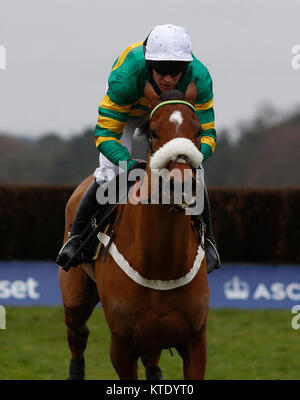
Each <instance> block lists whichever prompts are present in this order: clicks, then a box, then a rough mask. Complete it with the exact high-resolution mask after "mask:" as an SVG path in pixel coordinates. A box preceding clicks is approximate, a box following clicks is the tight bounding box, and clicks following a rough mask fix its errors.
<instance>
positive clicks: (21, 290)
mask: <svg viewBox="0 0 300 400" xmlns="http://www.w3.org/2000/svg"><path fill="white" fill-rule="evenodd" d="M37 286H38V282H37V281H36V280H35V279H34V278H32V277H29V278H28V279H27V280H26V281H21V280H16V281H9V280H2V281H0V299H9V298H10V297H14V298H16V299H25V298H30V299H38V298H39V297H40V294H39V293H38V292H37V291H36V288H37Z"/></svg>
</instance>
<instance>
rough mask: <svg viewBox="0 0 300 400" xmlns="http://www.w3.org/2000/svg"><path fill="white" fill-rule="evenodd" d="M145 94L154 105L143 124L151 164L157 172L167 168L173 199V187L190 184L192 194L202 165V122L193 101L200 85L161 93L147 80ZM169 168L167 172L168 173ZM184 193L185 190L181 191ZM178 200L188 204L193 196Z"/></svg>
mask: <svg viewBox="0 0 300 400" xmlns="http://www.w3.org/2000/svg"><path fill="white" fill-rule="evenodd" d="M145 96H146V97H147V99H148V101H149V103H150V105H151V110H152V111H151V114H150V117H148V118H147V120H146V121H145V123H144V124H143V126H142V131H143V133H144V134H145V135H146V137H147V140H148V143H149V148H150V155H149V158H148V168H149V169H151V171H152V172H154V173H156V174H160V172H161V171H164V172H165V174H164V175H163V176H164V181H165V183H166V182H167V183H168V185H169V186H168V187H171V193H172V195H173V196H172V199H171V201H172V202H174V188H175V189H176V187H180V188H182V187H183V184H184V185H185V187H190V188H191V190H192V194H193V198H194V195H195V190H196V181H195V178H196V174H195V172H196V169H197V168H198V167H199V166H200V165H201V162H202V159H203V156H202V154H201V152H200V150H199V149H200V134H201V125H200V122H199V120H198V118H197V116H196V113H195V109H194V104H195V102H196V98H197V88H196V85H195V84H194V83H193V82H192V83H191V84H190V85H189V86H188V87H187V90H186V92H185V94H183V93H181V92H179V91H178V90H173V91H170V92H165V93H162V94H161V96H158V95H157V94H156V92H155V91H154V89H153V87H152V85H151V84H150V83H147V84H146V87H145ZM166 171H167V174H166ZM181 193H182V194H184V193H183V192H182V191H181ZM182 199H183V200H182V203H180V202H179V203H178V201H177V204H178V205H179V206H181V207H182V208H185V207H187V206H189V205H191V204H192V202H193V201H194V200H192V199H190V200H188V201H187V200H185V199H186V196H185V198H184V197H183V198H182Z"/></svg>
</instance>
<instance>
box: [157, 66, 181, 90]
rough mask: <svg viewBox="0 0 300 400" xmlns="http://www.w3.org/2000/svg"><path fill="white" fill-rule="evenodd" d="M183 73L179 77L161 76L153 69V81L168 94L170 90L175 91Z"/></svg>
mask: <svg viewBox="0 0 300 400" xmlns="http://www.w3.org/2000/svg"><path fill="white" fill-rule="evenodd" d="M181 75H182V72H180V73H179V74H177V75H171V74H167V75H160V74H159V73H158V72H156V71H155V69H153V75H152V77H153V80H154V82H155V83H156V84H157V86H158V87H159V89H160V90H161V91H162V92H168V91H169V90H173V89H175V87H176V85H177V83H178V82H179V80H180V78H181Z"/></svg>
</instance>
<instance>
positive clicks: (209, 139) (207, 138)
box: [201, 136, 216, 152]
mask: <svg viewBox="0 0 300 400" xmlns="http://www.w3.org/2000/svg"><path fill="white" fill-rule="evenodd" d="M201 143H206V144H208V145H209V146H210V147H211V148H212V151H213V152H214V151H215V147H216V141H215V139H214V138H212V137H210V136H203V137H202V138H201Z"/></svg>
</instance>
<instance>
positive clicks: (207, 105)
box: [195, 99, 214, 111]
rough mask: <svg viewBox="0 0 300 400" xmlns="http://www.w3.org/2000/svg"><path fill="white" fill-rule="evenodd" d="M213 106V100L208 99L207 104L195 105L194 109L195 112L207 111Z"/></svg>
mask: <svg viewBox="0 0 300 400" xmlns="http://www.w3.org/2000/svg"><path fill="white" fill-rule="evenodd" d="M213 106H214V101H213V99H210V100H209V101H208V102H206V103H203V104H195V109H196V111H200V110H208V109H209V108H212V107H213Z"/></svg>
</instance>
